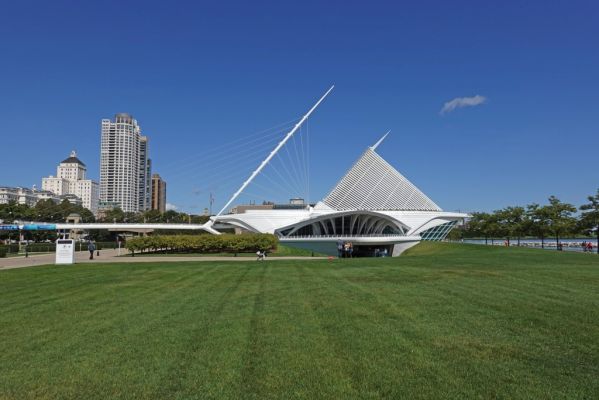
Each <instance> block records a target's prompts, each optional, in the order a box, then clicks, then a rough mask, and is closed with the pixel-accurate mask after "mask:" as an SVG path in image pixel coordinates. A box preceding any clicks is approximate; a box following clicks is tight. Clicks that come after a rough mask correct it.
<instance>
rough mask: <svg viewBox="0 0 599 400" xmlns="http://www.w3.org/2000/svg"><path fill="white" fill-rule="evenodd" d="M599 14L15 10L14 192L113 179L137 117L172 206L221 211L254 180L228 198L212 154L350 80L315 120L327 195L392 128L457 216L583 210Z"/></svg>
mask: <svg viewBox="0 0 599 400" xmlns="http://www.w3.org/2000/svg"><path fill="white" fill-rule="evenodd" d="M598 4H599V3H597V2H596V1H552V2H547V1H528V2H516V1H513V2H498V3H496V4H486V2H460V1H454V2H445V1H432V2H427V1H420V2H413V3H412V4H399V2H351V1H349V2H348V1H339V2H332V1H331V2H311V1H302V2H260V1H258V2H200V1H198V2H182V1H171V2H166V1H164V2H163V1H160V2H156V1H143V2H142V1H139V2H133V1H127V2H122V1H121V2H111V1H102V2H99V1H97V2H80V1H52V2H48V1H19V2H5V4H3V6H2V13H1V14H0V54H1V55H2V56H1V58H0V93H1V96H0V117H1V119H2V124H1V125H0V148H1V149H2V150H1V154H2V155H1V157H0V185H9V186H17V185H19V186H31V185H33V184H37V185H38V186H40V185H41V178H42V176H46V175H49V174H53V173H54V172H55V168H56V164H57V163H58V162H59V161H60V160H61V159H63V158H65V157H66V156H67V155H68V153H69V151H70V150H72V149H76V150H77V151H78V153H79V156H80V158H81V159H82V160H83V161H84V162H85V163H86V164H87V165H88V168H89V175H90V176H91V177H92V178H94V179H98V178H99V147H100V120H101V119H102V118H111V117H112V116H113V115H114V114H115V113H117V112H129V113H131V114H133V115H134V116H135V118H137V120H138V121H139V123H140V125H141V126H142V129H143V132H144V134H146V135H148V136H149V137H150V140H151V142H150V143H151V144H150V146H151V147H150V153H151V157H152V159H153V163H154V171H155V172H158V173H160V174H161V175H162V176H163V177H164V178H165V179H166V180H167V182H168V184H169V186H168V202H169V203H172V204H174V205H176V206H177V207H178V208H179V209H180V210H186V211H190V212H200V211H201V210H202V209H203V208H204V207H206V206H207V205H208V198H209V192H211V191H212V192H214V196H215V198H216V202H215V208H217V206H219V205H223V204H224V202H225V201H226V197H227V196H228V195H229V194H230V193H231V192H232V191H233V190H234V189H235V186H236V185H238V184H240V183H241V180H243V176H240V177H236V178H235V179H237V180H231V182H226V183H227V184H230V186H231V187H232V189H230V188H224V187H218V188H217V187H214V186H213V185H214V182H213V181H214V176H213V175H209V176H208V174H212V172H208V170H207V167H206V166H203V164H202V160H203V159H206V158H207V155H208V154H214V155H215V156H213V159H211V160H209V161H210V163H211V164H212V165H217V164H218V160H219V158H220V157H224V156H225V155H226V153H225V152H224V151H223V146H226V144H227V143H231V142H235V141H237V143H242V142H243V140H244V139H243V138H244V137H246V136H247V135H249V134H252V133H254V132H258V131H261V130H264V129H267V128H271V127H273V126H275V125H277V124H279V123H282V122H285V121H289V120H291V119H293V118H297V117H299V116H301V115H302V114H303V113H304V112H305V111H306V110H307V109H308V108H309V107H310V105H311V104H312V103H313V102H314V101H315V100H316V99H317V98H318V97H319V96H320V95H321V94H322V93H323V92H324V91H325V90H326V89H327V88H328V87H329V86H330V85H331V84H335V85H336V87H335V90H334V91H333V93H332V94H331V96H330V97H329V98H328V99H327V100H326V102H325V103H324V104H323V105H322V106H321V107H320V108H319V109H318V110H317V111H316V113H315V114H314V116H313V117H312V118H311V119H310V125H309V135H310V160H311V164H310V198H311V200H318V199H319V198H322V197H323V196H324V195H326V193H327V191H328V190H329V189H330V188H331V186H332V185H333V184H334V183H335V182H336V181H337V179H338V178H339V177H340V176H341V175H342V174H343V173H344V172H345V170H346V169H347V168H349V166H350V165H351V163H352V162H353V161H354V160H356V159H357V157H359V155H360V153H361V152H362V151H363V150H364V149H365V147H366V146H368V145H371V144H373V143H374V142H375V141H376V140H377V139H378V138H379V137H380V136H381V135H382V134H383V133H384V132H385V131H387V130H389V129H391V130H392V133H391V134H390V135H389V137H388V138H387V140H386V141H385V142H384V143H383V144H382V145H381V146H380V148H379V153H380V154H381V155H382V156H383V157H384V158H386V159H387V160H388V161H389V162H390V163H391V164H392V165H394V166H395V167H396V168H397V169H398V170H400V171H401V172H402V173H403V174H404V175H406V176H407V177H408V178H409V179H410V180H411V181H412V182H414V183H415V184H416V185H417V186H418V187H420V188H421V189H422V190H423V191H424V192H425V193H427V194H428V195H429V196H430V197H431V198H432V199H433V200H434V201H435V202H436V203H437V204H439V205H440V206H441V207H442V208H444V209H446V210H462V211H464V210H466V211H474V210H492V209H496V208H500V207H505V206H508V205H518V204H527V203H530V202H544V201H545V200H546V198H547V197H548V196H549V195H556V196H558V197H559V198H561V199H562V200H565V201H568V202H572V203H575V204H577V205H578V204H581V203H582V202H584V200H585V197H586V196H587V195H589V194H592V193H594V192H595V191H596V190H597V187H599V179H598V178H597V169H598V167H597V159H599V157H598V155H597V148H599V73H598V71H599V40H598V38H599V24H598V23H597V21H598V20H599V5H598ZM476 95H479V96H483V97H484V98H485V99H486V100H485V101H484V102H483V103H482V104H479V105H476V106H468V107H462V108H456V109H454V110H453V111H450V112H446V113H444V114H440V111H441V109H442V108H443V106H444V104H445V103H446V102H449V101H451V100H452V99H455V98H462V97H468V98H470V97H473V96H476ZM215 147H216V148H219V149H220V150H218V151H211V149H213V148H215ZM269 151H270V148H267V146H266V143H265V148H264V156H266V155H267V153H268V152H269ZM179 160H184V161H185V162H193V163H194V168H195V169H194V170H191V171H190V173H188V174H186V175H182V174H181V172H180V168H178V167H177V163H178V162H179ZM206 162H208V161H206ZM227 165H228V166H231V163H229V164H227ZM232 165H233V168H236V169H237V170H238V171H237V172H240V174H241V175H243V174H245V171H246V170H247V174H248V175H249V173H250V172H251V169H252V168H251V167H250V166H249V164H248V165H242V164H241V163H240V164H239V165H235V163H234V162H233V164H232ZM265 199H267V198H265ZM255 200H256V201H260V199H255Z"/></svg>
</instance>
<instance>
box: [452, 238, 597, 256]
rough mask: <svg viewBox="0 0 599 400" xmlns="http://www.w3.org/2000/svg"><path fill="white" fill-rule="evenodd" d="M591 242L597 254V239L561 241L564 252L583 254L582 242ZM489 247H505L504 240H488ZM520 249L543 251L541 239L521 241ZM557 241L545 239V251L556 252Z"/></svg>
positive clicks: (512, 243) (464, 241) (475, 242)
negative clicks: (528, 248)
mask: <svg viewBox="0 0 599 400" xmlns="http://www.w3.org/2000/svg"><path fill="white" fill-rule="evenodd" d="M589 241H590V242H591V243H592V244H593V252H594V253H596V252H597V240H596V239H594V240H593V239H588V238H582V239H560V243H561V244H562V246H563V249H564V251H578V252H582V246H581V244H582V242H589ZM461 242H462V243H472V244H483V245H484V244H485V239H464V240H463V241H461ZM487 243H488V245H489V246H491V245H494V246H505V240H504V239H494V240H493V242H491V239H488V240H487ZM517 243H518V241H517V240H516V239H511V240H510V246H516V245H517ZM520 247H531V248H535V249H541V248H542V247H541V239H520ZM555 247H556V246H555V239H545V250H553V251H555Z"/></svg>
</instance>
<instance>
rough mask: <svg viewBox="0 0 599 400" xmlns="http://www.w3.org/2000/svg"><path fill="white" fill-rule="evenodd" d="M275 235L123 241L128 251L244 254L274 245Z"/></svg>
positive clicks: (140, 238)
mask: <svg viewBox="0 0 599 400" xmlns="http://www.w3.org/2000/svg"><path fill="white" fill-rule="evenodd" d="M277 243H278V240H277V238H276V236H274V235H270V234H260V233H248V234H243V235H233V234H224V235H154V236H140V237H136V238H132V239H129V240H127V244H126V247H127V248H128V249H129V250H130V251H131V252H135V251H153V252H156V251H165V252H172V253H223V252H229V253H244V252H255V251H257V250H261V251H265V250H274V249H276V248H277Z"/></svg>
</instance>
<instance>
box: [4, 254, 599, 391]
mask: <svg viewBox="0 0 599 400" xmlns="http://www.w3.org/2000/svg"><path fill="white" fill-rule="evenodd" d="M0 293H1V295H0V310H1V312H0V398H2V399H14V398H17V399H18V398H30V399H45V398H61V399H62V398H67V399H68V398H71V399H96V398H98V399H99V398H103V399H107V398H110V399H133V398H153V399H171V398H174V399H190V398H215V399H223V398H225V399H226V398H230V399H235V398H251V399H267V398H278V399H289V398H306V399H313V398H325V399H330V398H337V399H353V398H373V399H376V398H392V399H396V398H405V399H414V398H423V399H430V398H452V399H461V398H484V399H488V398H502V399H516V398H530V399H549V398H560V399H577V398H580V399H582V398H586V399H596V398H599V257H597V256H594V255H589V254H572V253H561V252H550V251H538V250H527V249H516V248H500V247H490V246H489V247H485V246H477V245H451V244H431V243H427V244H422V245H419V246H418V247H416V248H414V249H411V250H410V251H409V252H408V254H406V255H405V256H402V257H400V258H395V259H391V258H386V259H384V258H378V259H353V260H347V259H344V260H333V261H329V260H299V261H282V260H279V261H276V260H270V261H267V262H256V261H247V262H228V263H227V262H192V263H183V262H178V263H177V262H174V263H169V264H162V265H161V264H157V263H156V264H154V263H143V264H126V263H123V264H101V265H100V264H82V265H76V266H60V267H57V266H47V267H34V268H23V269H16V270H7V271H0Z"/></svg>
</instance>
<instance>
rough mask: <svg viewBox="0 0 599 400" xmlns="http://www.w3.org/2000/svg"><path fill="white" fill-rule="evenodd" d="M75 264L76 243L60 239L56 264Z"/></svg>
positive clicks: (57, 242)
mask: <svg viewBox="0 0 599 400" xmlns="http://www.w3.org/2000/svg"><path fill="white" fill-rule="evenodd" d="M74 262H75V241H74V240H73V239H58V240H57V241H56V264H73V263H74Z"/></svg>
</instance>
